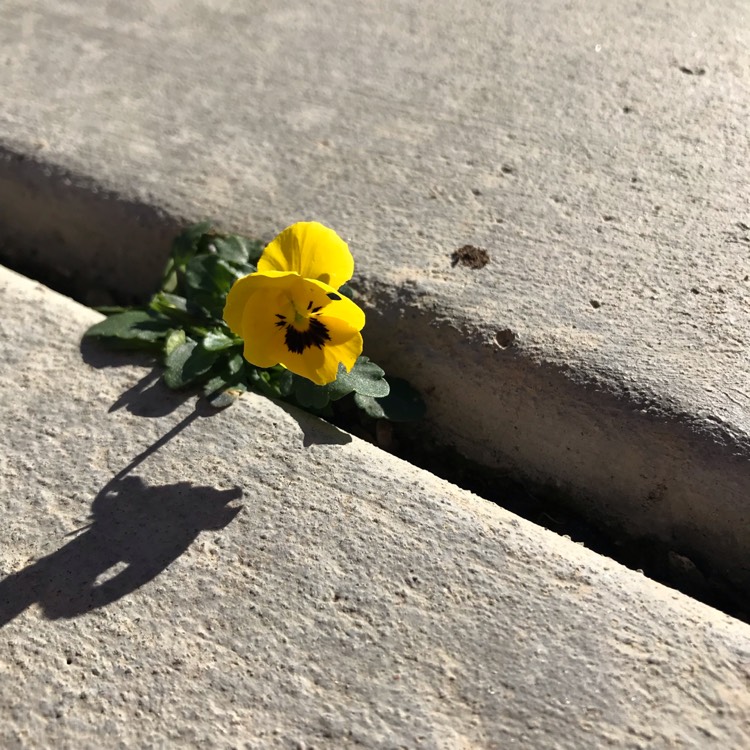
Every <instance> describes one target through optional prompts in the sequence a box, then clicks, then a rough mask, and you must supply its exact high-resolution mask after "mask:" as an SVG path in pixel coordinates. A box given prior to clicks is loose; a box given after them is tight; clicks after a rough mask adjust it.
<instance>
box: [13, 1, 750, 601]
mask: <svg viewBox="0 0 750 750" xmlns="http://www.w3.org/2000/svg"><path fill="white" fill-rule="evenodd" d="M748 49H750V23H748V17H747V4H746V2H744V1H741V0H720V1H719V2H716V3H711V4H706V3H703V2H683V3H667V2H666V1H665V0H658V1H657V2H653V3H648V4H641V5H640V6H638V7H636V6H633V5H631V4H622V3H611V2H605V1H604V0H598V1H597V0H586V1H585V2H580V3H574V4H563V3H531V4H530V3H521V2H515V1H512V0H509V1H507V2H484V1H483V0H463V1H462V2H458V3H434V4H433V3H431V4H428V5H425V4H424V3H418V2H415V1H414V0H386V2H380V0H379V1H378V2H365V3H349V4H345V3H331V2H328V3H314V4H310V3H305V2H300V1H299V0H294V1H293V2H287V3H283V4H276V3H270V2H225V1H223V0H202V1H199V0H190V1H188V2H181V3H176V2H166V1H164V2H151V3H107V4H102V3H100V2H95V1H94V0H75V1H72V0H62V1H61V0H36V1H35V2H31V3H30V2H28V0H5V2H4V3H3V4H2V7H0V91H2V107H1V108H0V145H2V150H0V243H5V244H6V246H7V247H6V251H7V253H10V255H11V256H12V255H13V248H26V249H27V250H28V249H29V248H34V252H36V253H38V256H37V259H38V260H39V261H40V262H42V263H43V264H45V265H47V266H55V267H56V268H57V269H58V271H59V272H60V273H61V274H63V275H65V274H67V275H72V276H74V277H75V278H76V279H77V282H78V283H79V284H83V285H88V286H89V287H92V291H91V297H90V300H91V301H97V299H99V298H100V296H99V295H100V289H99V287H101V286H105V287H109V288H111V289H117V290H120V291H122V290H124V291H127V292H131V293H134V294H143V293H145V292H146V291H147V290H148V289H149V288H150V286H151V285H152V284H153V282H154V280H155V278H156V276H157V274H158V271H159V270H160V268H161V265H162V262H163V259H164V253H165V249H166V243H167V239H168V237H169V235H170V233H171V232H172V231H173V229H174V228H175V227H176V226H177V225H179V223H180V221H182V220H183V219H187V220H194V219H198V218H203V217H206V216H209V217H215V218H217V219H218V220H219V221H220V222H221V223H222V224H223V225H224V226H225V227H227V228H232V229H236V230H241V231H246V232H249V233H251V234H254V235H257V236H261V237H264V238H270V237H271V236H273V234H275V233H276V232H277V231H278V230H279V229H281V228H282V227H284V226H285V225H287V224H289V223H291V222H292V221H295V220H298V219H305V218H314V219H317V220H320V221H323V222H325V223H327V224H329V225H330V226H332V227H334V228H336V229H337V230H338V231H339V232H340V233H341V234H342V235H343V236H345V237H346V238H347V239H348V240H349V242H350V244H351V247H352V250H353V251H354V253H355V256H356V258H357V262H358V272H359V289H360V292H361V293H362V295H363V299H364V302H365V304H366V306H367V308H368V311H369V322H368V325H367V328H366V329H365V340H366V346H367V348H368V351H369V353H370V354H371V355H372V356H373V357H374V358H376V359H378V358H379V359H382V360H383V361H384V363H385V364H386V365H387V366H388V369H389V370H390V371H393V372H397V373H399V374H401V375H404V376H406V377H408V378H409V379H411V380H412V381H413V382H414V383H415V384H416V385H417V386H419V387H420V388H421V389H422V390H423V391H424V392H425V394H427V398H428V404H429V408H430V418H431V420H432V422H433V424H434V425H435V427H436V429H437V430H438V431H439V432H440V433H441V435H442V437H443V439H444V440H446V441H449V442H452V443H455V444H456V445H457V446H458V447H459V449H461V450H462V451H463V452H465V453H466V454H467V455H470V456H471V457H473V458H475V459H477V460H480V461H482V462H484V463H486V464H489V465H491V466H498V467H501V468H510V469H513V470H516V471H518V472H521V473H522V474H524V475H525V476H527V477H530V478H531V479H533V480H535V481H538V482H540V483H542V484H555V485H556V486H558V487H559V488H561V489H562V490H564V491H566V492H569V493H570V494H571V495H572V496H574V497H575V498H577V501H578V502H579V504H580V505H581V507H582V508H583V509H584V510H585V511H586V512H587V513H588V514H589V515H593V516H598V517H600V518H602V519H604V520H605V521H607V522H609V523H612V524H617V525H619V526H620V527H622V528H626V529H627V530H629V531H631V532H633V533H636V534H641V535H643V534H647V535H653V536H656V537H658V538H661V539H662V540H666V541H668V542H669V543H670V544H671V545H672V546H673V547H674V548H675V549H676V550H677V551H679V552H681V553H684V554H688V555H690V556H693V557H695V558H696V559H702V560H704V561H708V562H709V563H712V564H713V565H714V566H716V567H717V568H718V569H719V570H720V571H721V572H722V573H725V574H727V575H729V576H730V577H731V578H732V579H733V580H734V581H735V582H736V583H738V584H740V585H742V586H745V587H748V588H749V589H750V568H748V563H747V550H748V548H749V547H750V514H749V513H748V488H749V486H750V468H749V466H750V464H749V463H748V459H749V458H750V447H749V446H750V441H749V440H748V434H749V431H750V416H749V414H750V411H749V409H748V407H749V406H750V396H749V393H750V391H749V390H748V384H747V370H748V357H747V335H748V333H747V332H748V330H750V325H749V324H750V306H749V305H748V288H749V285H750V281H748V279H749V278H750V230H749V229H748V227H749V226H750V209H748V204H747V185H748V177H749V176H750V174H749V169H750V168H749V167H748V164H750V146H749V145H748V143H749V141H748V139H747V120H748V110H747V102H748V101H750V77H748V75H747V70H748V64H749V63H750V53H748ZM467 244H469V245H476V246H480V247H482V248H484V249H486V250H487V252H488V254H489V257H490V261H489V263H488V264H487V265H486V267H484V268H480V269H470V268H467V267H464V266H463V265H457V266H455V267H453V266H452V265H451V254H452V252H454V251H455V250H456V249H458V248H459V247H462V246H465V245H467ZM7 253H6V254H7Z"/></svg>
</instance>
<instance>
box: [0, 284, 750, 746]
mask: <svg viewBox="0 0 750 750" xmlns="http://www.w3.org/2000/svg"><path fill="white" fill-rule="evenodd" d="M96 319H97V315H96V313H94V312H92V311H91V310H88V309H86V308H83V307H81V306H79V305H77V304H75V303H73V302H71V301H70V300H68V299H65V298H63V297H61V296H59V295H57V294H55V293H53V292H50V291H49V290H47V289H45V288H44V287H42V286H41V285H38V284H36V283H35V282H31V281H28V280H26V279H24V278H23V277H20V276H18V275H16V274H13V273H11V272H7V271H4V270H3V271H1V272H0V335H1V336H2V341H3V352H4V356H3V358H2V362H0V387H1V388H2V392H3V394H4V397H3V400H2V417H1V418H2V423H3V425H4V429H3V430H2V432H1V433H0V446H1V448H0V449H1V451H2V456H3V463H2V469H1V471H0V508H1V510H0V512H1V513H2V524H0V572H1V574H2V580H0V622H2V635H3V638H2V644H3V645H2V647H1V648H0V669H2V673H3V675H4V679H3V690H2V695H1V697H0V708H1V709H2V715H3V722H2V726H0V744H2V746H3V747H4V748H15V747H59V748H69V747H97V748H101V747H166V746H169V747H196V746H211V747H217V748H223V747H239V746H242V747H248V748H265V747H274V748H276V747H283V748H302V747H306V748H311V747H317V748H329V747H330V748H347V747H355V746H357V747H367V748H386V747H389V748H390V747H428V748H476V747H488V748H511V747H518V748H528V747H534V748H581V747H610V746H611V747H632V748H638V747H667V746H668V747H679V746H684V747H701V748H713V747H716V748H721V749H722V750H724V749H725V748H729V747H732V748H739V747H746V746H747V745H748V743H750V691H749V690H748V685H749V684H750V627H749V626H747V625H745V624H743V623H740V622H738V621H734V620H731V619H730V618H728V617H726V616H725V615H722V614H720V613H718V612H716V611H714V610H711V609H710V608H708V607H705V606H703V605H701V604H698V603H696V602H694V601H692V600H690V599H687V598H686V597H684V596H682V595H681V594H678V593H676V592H673V591H670V590H668V589H666V588H664V587H662V586H660V585H658V584H655V583H653V582H652V581H649V580H648V579H645V578H643V577H642V576H639V575H638V574H636V573H633V572H632V571H628V570H627V569H625V568H623V567H621V566H619V565H617V564H615V563H612V562H611V561H608V560H606V559H604V558H601V557H598V556H597V555H595V554H593V553H591V552H589V551H588V550H586V549H584V548H582V547H580V546H578V545H576V544H573V543H572V542H569V541H567V540H565V539H563V538H561V537H558V536H556V535H554V534H552V533H551V532H547V531H544V530H541V529H539V528H537V527H535V526H533V525H531V524H529V523H528V522H525V521H523V520H520V519H518V518H515V517H514V516H512V515H511V514H509V513H507V512H506V511H503V510H501V509H499V508H497V507H495V506H492V505H490V504H489V503H487V502H485V501H483V500H481V499H479V498H477V497H475V496H473V495H471V494H469V493H467V492H465V491H462V490H459V489H457V488H456V487H454V486H452V485H450V484H448V483H446V482H443V481H441V480H438V479H436V478H435V477H433V476H431V475H430V474H428V473H426V472H424V471H421V470H419V469H416V468H414V467H412V466H410V465H408V464H405V463H404V462H401V461H399V460H398V459H395V458H393V457H392V456H389V455H387V454H384V453H382V452H380V451H378V450H377V449H376V448H374V447H372V446H370V445H368V444H366V443H363V442H361V441H359V440H357V439H356V438H350V437H349V436H348V435H346V434H344V433H340V432H338V431H337V430H336V429H334V428H332V427H330V426H329V425H326V424H325V423H323V422H320V421H318V420H316V419H314V418H312V417H310V416H308V415H305V414H303V413H301V412H299V411H296V410H294V409H285V408H282V407H281V406H279V405H277V404H275V403H272V402H270V401H267V400H265V399H263V398H261V397H258V396H254V395H250V396H248V398H246V399H243V402H242V403H240V404H239V405H238V406H236V407H232V408H231V409H228V410H226V411H224V412H221V413H214V414H207V413H204V412H202V411H200V410H196V409H195V405H194V403H193V399H187V400H182V399H180V398H179V397H178V396H176V395H175V394H174V393H170V392H166V391H165V390H163V389H162V388H161V387H159V385H154V384H153V379H150V375H149V369H148V368H146V367H143V366H138V365H136V364H132V360H131V363H130V364H128V363H127V360H126V359H125V358H124V357H123V356H121V355H113V354H109V353H101V352H97V351H96V350H86V351H84V358H85V361H82V355H81V352H80V351H79V338H80V335H81V333H82V332H83V331H84V330H85V328H86V327H87V326H88V325H89V324H90V323H91V322H92V321H94V320H96Z"/></svg>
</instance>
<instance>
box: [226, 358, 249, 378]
mask: <svg viewBox="0 0 750 750" xmlns="http://www.w3.org/2000/svg"><path fill="white" fill-rule="evenodd" d="M244 365H245V358H244V357H243V356H242V353H241V352H237V353H236V354H232V356H231V357H229V359H228V360H227V363H226V367H227V372H229V374H230V375H236V374H237V373H238V372H239V371H240V370H242V368H243V367H244Z"/></svg>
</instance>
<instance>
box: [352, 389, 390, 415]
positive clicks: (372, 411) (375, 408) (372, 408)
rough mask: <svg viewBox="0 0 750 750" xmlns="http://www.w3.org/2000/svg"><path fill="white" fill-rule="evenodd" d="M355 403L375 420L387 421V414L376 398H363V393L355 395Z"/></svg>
mask: <svg viewBox="0 0 750 750" xmlns="http://www.w3.org/2000/svg"><path fill="white" fill-rule="evenodd" d="M354 403H355V404H357V406H358V407H359V408H360V409H362V411H363V412H364V413H365V414H367V416H368V417H372V418H373V419H385V412H384V411H383V407H382V406H381V405H380V403H379V402H378V400H377V399H376V398H373V397H372V396H363V395H362V394H361V393H355V394H354Z"/></svg>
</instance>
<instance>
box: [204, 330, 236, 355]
mask: <svg viewBox="0 0 750 750" xmlns="http://www.w3.org/2000/svg"><path fill="white" fill-rule="evenodd" d="M241 344H242V340H241V339H237V338H234V337H233V336H227V335H226V334H225V333H222V332H221V331H218V330H213V331H209V332H208V333H207V334H206V337H205V338H204V339H203V348H204V349H206V350H207V351H209V352H220V351H223V350H224V349H231V348H232V347H233V346H240V345H241Z"/></svg>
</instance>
